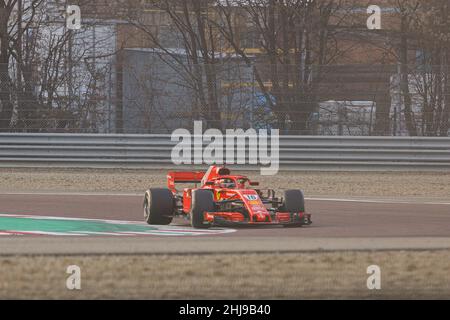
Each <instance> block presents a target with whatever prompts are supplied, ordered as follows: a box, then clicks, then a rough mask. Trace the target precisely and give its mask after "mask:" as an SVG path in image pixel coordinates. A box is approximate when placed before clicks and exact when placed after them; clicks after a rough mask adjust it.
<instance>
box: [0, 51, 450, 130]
mask: <svg viewBox="0 0 450 320" xmlns="http://www.w3.org/2000/svg"><path fill="white" fill-rule="evenodd" d="M171 58H173V57H171ZM197 67H198V68H199V69H200V72H198V71H193V70H192V69H189V68H185V65H184V64H183V63H182V62H181V63H179V64H174V62H171V61H168V57H164V56H161V53H156V52H154V51H149V50H144V49H143V50H137V49H130V50H124V52H123V54H122V60H121V62H120V65H118V64H117V62H111V63H107V64H105V63H98V64H96V65H89V64H84V65H83V64H78V65H71V66H70V68H68V70H71V76H70V77H69V76H66V75H64V76H62V77H61V78H55V79H53V81H54V83H50V80H51V79H48V78H47V79H44V78H41V77H39V73H38V71H36V72H37V73H38V76H36V74H34V73H33V74H32V75H31V76H26V77H25V78H27V79H28V78H29V79H34V82H32V83H20V84H17V83H12V81H11V77H10V76H9V75H8V76H7V79H6V81H5V79H4V78H2V79H1V82H2V83H4V82H7V83H9V84H10V85H9V86H5V85H2V87H1V88H0V90H1V92H0V96H1V99H0V114H1V115H2V119H0V122H1V124H2V126H1V127H0V130H1V131H2V132H46V133H51V132H55V133H154V134H158V133H161V134H167V133H171V132H173V131H174V130H176V129H178V128H187V129H189V128H191V127H192V125H193V122H194V121H203V123H204V128H218V129H222V130H223V129H228V128H242V129H249V128H254V129H280V132H281V133H282V134H301V135H344V136H345V135H348V136H371V135H392V136H407V135H409V127H408V126H411V123H409V124H408V123H407V122H408V118H407V117H406V114H405V108H406V107H405V99H404V96H405V93H404V92H403V91H402V88H401V83H400V80H399V79H400V75H399V74H398V72H397V68H396V66H384V67H383V68H384V70H383V69H382V68H381V67H380V69H378V67H370V68H368V67H367V66H366V67H361V66H354V65H348V66H342V65H341V66H327V67H322V68H321V69H320V70H314V71H312V72H311V77H310V79H308V81H303V80H302V79H299V77H298V73H299V72H300V71H299V70H296V69H295V68H296V66H294V65H292V66H289V67H288V68H286V66H282V67H281V68H279V70H273V66H270V65H257V64H256V65H248V64H244V63H242V62H240V61H234V60H233V59H228V60H225V59H224V60H223V61H221V62H220V63H217V64H215V65H209V66H207V65H200V66H197ZM195 72H198V74H200V77H199V78H198V77H196V76H197V73H195ZM256 72H257V73H258V75H256V74H255V73H256ZM274 72H276V75H274ZM206 73H208V76H206ZM258 77H259V78H258ZM275 77H276V78H277V79H283V81H279V82H278V83H275V82H274V81H273V80H274V78H275ZM440 77H441V79H440V80H439V81H438V75H435V74H432V73H428V72H427V73H410V74H409V83H408V89H409V90H408V92H407V94H408V95H409V100H410V105H409V108H410V110H411V111H410V118H411V119H412V120H411V119H410V120H409V121H411V122H412V125H413V126H414V128H415V129H416V130H417V135H421V136H443V135H448V132H449V128H448V127H449V122H448V121H449V107H450V106H449V104H450V102H449V101H448V100H449V99H448V94H447V91H446V83H447V82H446V81H447V73H446V72H442V73H441V74H440ZM438 86H441V87H438ZM27 89H28V91H27ZM8 106H9V108H11V109H12V110H11V112H9V113H8V112H6V109H7V108H8Z"/></svg>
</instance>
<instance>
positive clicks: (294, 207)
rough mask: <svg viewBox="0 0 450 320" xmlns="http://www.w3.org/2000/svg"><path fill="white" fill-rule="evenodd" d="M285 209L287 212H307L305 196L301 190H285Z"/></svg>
mask: <svg viewBox="0 0 450 320" xmlns="http://www.w3.org/2000/svg"><path fill="white" fill-rule="evenodd" d="M283 209H284V210H286V212H291V213H297V212H305V196H304V194H303V191H301V190H286V191H285V192H284V203H283Z"/></svg>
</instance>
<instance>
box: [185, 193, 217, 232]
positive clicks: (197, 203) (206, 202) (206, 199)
mask: <svg viewBox="0 0 450 320" xmlns="http://www.w3.org/2000/svg"><path fill="white" fill-rule="evenodd" d="M214 211H215V205H214V195H213V193H212V192H211V191H208V190H201V189H199V190H194V191H193V192H192V204H191V225H192V227H194V228H196V229H208V228H210V227H211V224H209V223H205V219H204V213H205V212H214Z"/></svg>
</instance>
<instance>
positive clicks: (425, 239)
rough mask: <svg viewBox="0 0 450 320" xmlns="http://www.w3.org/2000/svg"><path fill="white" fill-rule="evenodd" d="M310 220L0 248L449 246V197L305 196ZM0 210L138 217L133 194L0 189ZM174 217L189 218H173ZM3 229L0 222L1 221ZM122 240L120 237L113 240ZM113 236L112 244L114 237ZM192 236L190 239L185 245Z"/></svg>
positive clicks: (17, 240)
mask: <svg viewBox="0 0 450 320" xmlns="http://www.w3.org/2000/svg"><path fill="white" fill-rule="evenodd" d="M307 209H308V212H309V213H311V214H313V222H314V224H313V226H310V227H305V228H280V227H271V228H257V229H255V228H252V229H246V228H241V229H237V231H236V232H234V233H228V234H223V235H214V236H205V237H208V240H206V238H205V237H204V236H202V237H197V238H189V239H186V238H184V237H181V239H180V238H176V239H174V238H169V237H160V236H152V237H146V238H145V239H144V238H139V237H138V238H127V239H123V238H121V239H120V241H119V240H118V239H117V238H108V239H105V238H99V237H89V238H88V239H87V238H83V239H78V240H77V241H74V239H73V238H71V239H66V238H58V239H57V240H56V238H51V237H50V238H49V237H37V238H33V240H30V239H29V238H23V237H0V254H22V253H23V254H41V253H42V254H82V253H174V252H178V253H183V252H209V251H215V252H216V251H222V252H236V251H249V252H251V251H303V250H370V249H377V250H380V249H386V250H387V249H402V250H403V249H443V248H445V249H448V248H450V203H448V202H442V203H439V202H431V201H422V202H415V201H409V202H408V201H405V202H402V201H389V200H387V201H371V200H367V201H366V200H363V199H362V200H358V201H353V200H345V199H344V200H340V199H309V200H308V201H307ZM0 214H21V215H33V216H52V217H70V218H89V219H111V220H126V221H142V219H143V216H142V197H141V196H137V195H98V194H97V195H94V194H91V195H87V194H86V195H83V194H0ZM174 224H175V225H181V226H187V225H188V222H187V221H184V220H183V219H176V220H175V221H174ZM0 230H1V226H0ZM119 242H120V244H118V243H119ZM115 244H117V245H115ZM188 244H189V246H188Z"/></svg>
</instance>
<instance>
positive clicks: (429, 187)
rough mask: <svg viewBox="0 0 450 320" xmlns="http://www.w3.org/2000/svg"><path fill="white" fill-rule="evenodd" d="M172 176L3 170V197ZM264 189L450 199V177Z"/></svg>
mask: <svg viewBox="0 0 450 320" xmlns="http://www.w3.org/2000/svg"><path fill="white" fill-rule="evenodd" d="M166 171H167V170H165V169H164V170H159V171H156V170H89V169H77V170H63V169H50V170H49V169H0V192H18V191H41V192H42V191H67V192H68V191H74V192H76V191H86V192H139V193H140V192H142V191H143V190H146V189H148V188H149V187H150V186H164V185H165V184H166ZM248 174H249V176H250V177H251V178H254V180H259V181H260V182H261V185H262V186H267V187H272V188H275V189H292V188H302V189H304V190H305V191H306V193H307V194H308V195H327V196H345V197H350V196H378V197H422V198H430V197H436V198H448V196H449V195H450V173H436V172H425V173H419V172H410V173H407V172H406V173H405V172H367V173H364V172H282V173H279V174H278V175H276V176H274V177H261V176H259V175H258V172H250V173H248Z"/></svg>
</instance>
